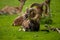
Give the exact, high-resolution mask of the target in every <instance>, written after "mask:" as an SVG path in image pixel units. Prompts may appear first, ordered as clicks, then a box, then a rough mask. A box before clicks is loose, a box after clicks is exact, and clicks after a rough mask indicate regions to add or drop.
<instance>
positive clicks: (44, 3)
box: [31, 0, 50, 15]
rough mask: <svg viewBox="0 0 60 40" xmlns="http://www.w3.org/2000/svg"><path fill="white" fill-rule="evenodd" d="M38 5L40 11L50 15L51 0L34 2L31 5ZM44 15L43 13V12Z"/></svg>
mask: <svg viewBox="0 0 60 40" xmlns="http://www.w3.org/2000/svg"><path fill="white" fill-rule="evenodd" d="M34 6H37V7H36V8H37V9H38V11H39V13H40V14H41V13H42V12H45V15H48V14H49V15H50V13H49V12H50V0H45V2H43V3H41V4H39V3H33V4H32V5H31V7H34ZM43 6H45V9H43ZM41 15H42V14H41Z"/></svg>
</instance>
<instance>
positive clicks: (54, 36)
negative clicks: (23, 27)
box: [0, 0, 60, 40]
mask: <svg viewBox="0 0 60 40" xmlns="http://www.w3.org/2000/svg"><path fill="white" fill-rule="evenodd" d="M34 2H37V3H41V2H43V0H27V1H26V3H25V5H24V8H23V11H25V10H26V7H29V6H30V5H31V4H32V3H34ZM5 5H9V6H19V2H18V0H13V1H12V0H0V9H1V8H3V7H4V6H5ZM51 14H52V19H53V24H51V25H52V26H55V27H60V0H51ZM17 16H18V15H0V40H60V34H59V33H57V32H53V31H51V32H49V33H48V32H44V31H39V32H23V31H20V32H19V31H18V29H19V27H17V26H11V24H12V22H13V21H14V19H15V18H16V17H17ZM43 28H44V24H41V29H43Z"/></svg>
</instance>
